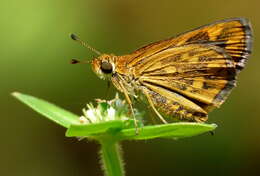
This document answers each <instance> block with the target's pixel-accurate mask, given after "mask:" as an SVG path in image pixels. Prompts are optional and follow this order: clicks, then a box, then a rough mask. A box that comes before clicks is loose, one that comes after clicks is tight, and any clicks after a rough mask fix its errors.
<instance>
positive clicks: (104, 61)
mask: <svg viewBox="0 0 260 176" xmlns="http://www.w3.org/2000/svg"><path fill="white" fill-rule="evenodd" d="M91 65H92V69H93V71H94V72H95V73H96V74H97V76H98V77H99V78H101V79H109V78H110V77H111V75H112V74H113V73H114V72H115V63H114V56H113V55H108V54H103V55H101V56H99V57H98V58H95V59H93V60H92V61H91Z"/></svg>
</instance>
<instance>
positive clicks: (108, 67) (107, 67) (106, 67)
mask: <svg viewBox="0 0 260 176" xmlns="http://www.w3.org/2000/svg"><path fill="white" fill-rule="evenodd" d="M101 70H102V72H103V73H107V74H108V73H112V71H113V66H112V64H111V63H109V62H106V61H103V62H102V63H101Z"/></svg>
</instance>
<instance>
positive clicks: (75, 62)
mask: <svg viewBox="0 0 260 176" xmlns="http://www.w3.org/2000/svg"><path fill="white" fill-rule="evenodd" d="M79 62H80V61H79V60H77V59H71V61H70V63H71V64H77V63H79Z"/></svg>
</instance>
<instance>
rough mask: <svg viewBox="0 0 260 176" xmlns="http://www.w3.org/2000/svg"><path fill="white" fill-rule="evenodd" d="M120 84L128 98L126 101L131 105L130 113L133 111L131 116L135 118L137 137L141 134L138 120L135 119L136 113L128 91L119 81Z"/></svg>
mask: <svg viewBox="0 0 260 176" xmlns="http://www.w3.org/2000/svg"><path fill="white" fill-rule="evenodd" d="M119 84H120V87H121V89H122V91H123V93H124V95H125V98H126V101H127V103H128V105H129V108H130V111H131V114H132V115H133V118H134V123H135V134H136V135H137V134H138V133H139V128H138V124H137V119H136V118H135V113H134V108H133V104H132V101H131V99H130V97H129V95H128V93H127V90H126V89H125V87H124V85H123V84H122V83H121V82H120V81H119Z"/></svg>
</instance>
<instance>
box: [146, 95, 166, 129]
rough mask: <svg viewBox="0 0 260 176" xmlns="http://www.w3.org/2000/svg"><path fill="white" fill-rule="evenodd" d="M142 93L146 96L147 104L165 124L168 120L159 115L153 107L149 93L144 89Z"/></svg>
mask: <svg viewBox="0 0 260 176" xmlns="http://www.w3.org/2000/svg"><path fill="white" fill-rule="evenodd" d="M144 94H145V96H146V98H147V100H148V102H149V104H150V105H151V107H152V108H153V110H154V112H155V113H156V115H157V116H158V117H159V118H160V120H161V121H162V122H163V123H165V124H167V123H168V122H167V121H166V120H165V119H164V118H163V117H162V116H161V114H160V113H159V112H158V111H157V109H156V108H155V107H154V104H153V101H152V99H151V97H150V95H149V94H148V93H147V92H146V91H144Z"/></svg>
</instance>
